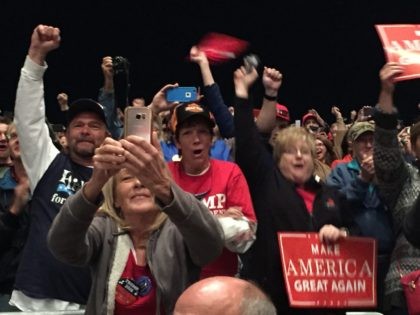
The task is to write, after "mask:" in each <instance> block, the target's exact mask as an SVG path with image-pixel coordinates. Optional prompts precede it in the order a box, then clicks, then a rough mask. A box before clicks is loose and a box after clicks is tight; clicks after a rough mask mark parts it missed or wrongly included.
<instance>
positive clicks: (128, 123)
mask: <svg viewBox="0 0 420 315" xmlns="http://www.w3.org/2000/svg"><path fill="white" fill-rule="evenodd" d="M129 135H136V136H139V137H142V138H144V139H146V140H147V141H148V142H149V143H150V142H151V139H152V111H151V109H150V108H148V107H126V109H125V110H124V137H127V136H129Z"/></svg>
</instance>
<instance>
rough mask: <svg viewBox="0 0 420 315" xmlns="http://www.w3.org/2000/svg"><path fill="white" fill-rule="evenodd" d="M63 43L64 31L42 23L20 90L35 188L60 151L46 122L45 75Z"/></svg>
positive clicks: (25, 156) (26, 157)
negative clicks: (47, 60)
mask: <svg viewBox="0 0 420 315" xmlns="http://www.w3.org/2000/svg"><path fill="white" fill-rule="evenodd" d="M59 45H60V30H59V29H58V28H55V27H51V26H46V25H38V26H37V27H36V28H35V29H34V31H33V33H32V37H31V45H30V48H29V51H28V56H27V57H26V60H25V64H24V66H23V68H22V70H21V75H20V79H19V84H18V88H17V92H16V105H15V122H16V128H17V133H18V134H19V135H20V137H19V141H20V146H21V152H22V161H23V164H24V166H25V168H26V170H27V173H28V178H29V183H30V188H31V191H32V192H33V190H34V187H35V186H36V184H37V183H38V181H39V179H40V178H41V177H42V175H43V174H44V172H45V170H46V169H47V168H48V166H49V165H50V163H51V161H52V160H53V159H54V157H55V156H56V155H57V154H58V153H59V151H58V149H57V148H56V147H55V146H54V144H53V142H52V140H51V139H50V137H49V132H48V127H47V125H46V124H45V103H44V83H43V75H44V72H45V70H46V69H47V65H46V63H45V58H46V56H47V54H48V53H49V52H50V51H52V50H54V49H57V48H58V47H59Z"/></svg>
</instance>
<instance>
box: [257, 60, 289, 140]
mask: <svg viewBox="0 0 420 315" xmlns="http://www.w3.org/2000/svg"><path fill="white" fill-rule="evenodd" d="M282 81H283V75H282V74H281V73H280V71H278V70H276V69H274V68H267V67H264V72H263V76H262V83H263V85H264V97H263V103H262V106H261V111H260V113H259V115H258V118H257V121H256V124H257V128H258V130H259V131H260V132H263V133H270V132H271V131H272V130H273V129H274V127H275V126H276V105H277V94H278V91H279V88H280V86H281V83H282Z"/></svg>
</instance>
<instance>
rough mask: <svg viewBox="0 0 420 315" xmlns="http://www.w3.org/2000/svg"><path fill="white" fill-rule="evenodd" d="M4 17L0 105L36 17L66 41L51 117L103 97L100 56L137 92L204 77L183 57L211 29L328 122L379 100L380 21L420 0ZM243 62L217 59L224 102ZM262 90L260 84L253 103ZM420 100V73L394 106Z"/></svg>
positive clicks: (134, 8)
mask: <svg viewBox="0 0 420 315" xmlns="http://www.w3.org/2000/svg"><path fill="white" fill-rule="evenodd" d="M2 6H3V10H1V11H2V13H1V15H2V18H1V19H0V27H1V28H0V34H1V37H0V38H1V40H2V42H3V43H2V45H1V46H0V47H1V48H0V57H1V60H2V70H3V71H2V75H1V78H0V108H1V109H2V110H13V104H14V98H15V91H16V85H17V81H18V78H19V72H20V68H21V66H22V64H23V61H24V58H25V55H26V52H27V49H28V47H29V42H30V35H31V33H32V30H33V28H34V27H35V26H36V25H37V24H40V23H42V24H47V25H53V26H57V27H59V28H60V29H61V36H62V44H61V47H60V48H59V49H58V50H56V51H54V52H52V53H51V54H50V55H49V56H48V59H47V61H48V64H49V69H48V71H47V73H46V75H45V90H46V102H47V115H48V117H49V118H50V120H51V121H52V122H54V118H55V116H56V114H57V112H58V105H57V103H56V101H55V97H56V95H57V94H58V93H59V92H62V91H64V92H67V93H68V94H69V96H70V101H71V100H74V99H76V98H78V97H92V98H96V96H97V91H98V89H99V87H100V86H101V84H102V72H101V69H100V64H101V60H102V57H103V56H106V55H111V56H115V55H122V56H125V57H127V58H128V59H129V60H130V62H131V73H130V74H131V85H132V86H131V96H132V97H134V96H144V97H145V98H146V101H147V102H150V100H151V98H152V96H153V95H154V94H155V93H156V91H157V90H158V89H159V88H161V87H162V86H163V85H164V84H166V83H173V82H179V84H180V85H196V86H198V85H200V84H201V77H200V74H199V69H198V66H197V65H195V64H191V63H189V62H187V61H186V56H187V55H188V52H189V49H190V47H191V46H192V45H193V44H195V43H196V42H197V41H198V40H199V39H200V38H201V37H202V36H203V35H204V34H206V33H208V32H220V33H225V34H229V35H233V36H236V37H239V38H242V39H245V40H247V41H249V42H250V43H251V47H250V50H251V51H252V52H254V53H256V54H258V55H259V56H260V58H261V59H262V61H263V63H264V64H265V65H267V66H270V67H276V68H278V69H279V70H280V71H281V72H282V73H283V76H284V82H283V85H282V87H281V90H280V94H279V101H280V102H281V103H284V104H285V105H286V106H288V108H289V110H290V112H291V116H292V120H295V119H300V117H301V116H302V114H303V113H304V112H306V110H307V109H309V108H316V109H317V110H318V111H319V112H320V113H321V114H322V116H324V118H325V119H326V120H327V121H331V120H332V119H333V117H332V115H331V114H330V108H331V106H332V105H338V106H339V107H341V108H342V111H343V113H344V115H345V116H348V113H349V111H350V110H351V109H358V108H360V107H361V106H362V105H367V104H369V105H374V104H375V103H376V100H377V95H378V92H379V81H378V71H379V69H380V68H381V66H382V65H383V64H384V63H385V57H384V54H383V50H382V46H381V42H380V40H379V37H378V36H377V34H376V31H375V28H374V25H375V24H393V23H399V24H404V23H406V24H420V0H400V1H390V0H382V1H379V0H363V1H351V0H347V1H344V0H334V1H333V0H329V1H328V0H325V1H324V0H318V1H311V0H305V1H304V0H295V1H280V0H276V1H275V0H273V1H267V0H259V1H248V2H247V1H237V0H231V1H229V0H224V1H219V0H217V1H181V0H172V1H138V0H137V1H136V0H132V1H118V2H117V1H88V0H86V1H84V2H78V1H77V2H75V1H68V2H63V1H54V2H53V1H32V2H30V3H29V2H28V3H26V2H25V1H23V2H21V1H14V2H4V3H3V4H2ZM238 65H239V60H238V61H236V62H230V63H228V64H223V65H219V66H215V67H213V72H214V76H215V79H216V81H217V82H218V83H219V85H220V86H221V88H222V93H223V95H224V98H225V101H226V103H227V104H231V103H232V100H233V84H232V72H233V71H234V70H235V68H236V67H237V66H238ZM259 92H261V90H260V89H258V88H256V97H255V100H254V101H255V105H256V106H258V103H259V98H258V96H259V97H260V95H259V94H260V93H259ZM418 103H420V80H411V81H405V82H401V83H399V84H398V86H397V91H396V104H397V105H398V107H399V108H400V111H401V112H402V117H403V118H404V119H405V120H406V121H410V120H412V119H413V118H414V116H416V115H417V112H418V110H417V104H418Z"/></svg>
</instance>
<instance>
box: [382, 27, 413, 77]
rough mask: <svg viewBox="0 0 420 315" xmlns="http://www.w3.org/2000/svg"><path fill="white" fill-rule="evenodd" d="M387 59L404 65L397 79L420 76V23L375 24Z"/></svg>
mask: <svg viewBox="0 0 420 315" xmlns="http://www.w3.org/2000/svg"><path fill="white" fill-rule="evenodd" d="M375 27H376V31H377V32H378V34H379V37H380V38H381V41H382V45H383V47H384V50H385V54H386V57H387V60H388V61H389V62H390V61H392V62H398V63H400V64H401V65H403V66H404V72H403V73H402V74H401V75H400V76H398V77H396V80H397V81H402V80H408V79H416V78H420V25H399V24H395V25H375Z"/></svg>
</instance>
